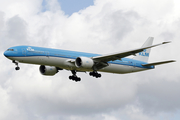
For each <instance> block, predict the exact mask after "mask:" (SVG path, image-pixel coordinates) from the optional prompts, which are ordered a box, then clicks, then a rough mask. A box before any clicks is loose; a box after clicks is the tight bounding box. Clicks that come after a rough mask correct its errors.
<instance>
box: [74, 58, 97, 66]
mask: <svg viewBox="0 0 180 120" xmlns="http://www.w3.org/2000/svg"><path fill="white" fill-rule="evenodd" d="M75 65H76V67H78V68H79V67H83V68H87V69H91V68H92V67H93V65H94V61H93V60H92V59H91V58H88V57H78V58H76V61H75Z"/></svg>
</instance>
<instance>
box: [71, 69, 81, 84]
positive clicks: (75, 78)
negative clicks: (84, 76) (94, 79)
mask: <svg viewBox="0 0 180 120" xmlns="http://www.w3.org/2000/svg"><path fill="white" fill-rule="evenodd" d="M71 72H72V74H73V75H72V76H69V79H70V80H74V81H76V82H78V81H81V78H80V77H77V75H76V71H75V70H71Z"/></svg>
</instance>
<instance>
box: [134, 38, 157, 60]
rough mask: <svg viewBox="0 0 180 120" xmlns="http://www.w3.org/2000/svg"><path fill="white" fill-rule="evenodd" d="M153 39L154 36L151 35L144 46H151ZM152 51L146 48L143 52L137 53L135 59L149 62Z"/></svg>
mask: <svg viewBox="0 0 180 120" xmlns="http://www.w3.org/2000/svg"><path fill="white" fill-rule="evenodd" d="M153 40H154V37H149V38H148V39H147V40H146V42H145V43H144V44H143V46H142V48H143V47H148V46H151V45H152V43H153ZM150 51H151V49H146V50H144V51H143V52H140V53H138V54H136V56H135V57H134V58H133V59H134V60H139V61H143V62H148V59H149V55H150Z"/></svg>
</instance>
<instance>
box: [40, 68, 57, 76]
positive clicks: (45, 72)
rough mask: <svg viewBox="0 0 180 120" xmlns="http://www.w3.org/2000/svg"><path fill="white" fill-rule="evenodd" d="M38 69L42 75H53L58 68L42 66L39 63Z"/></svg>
mask: <svg viewBox="0 0 180 120" xmlns="http://www.w3.org/2000/svg"><path fill="white" fill-rule="evenodd" d="M39 71H40V73H41V74H42V75H49V76H53V75H55V74H56V73H57V72H58V69H57V68H56V67H54V66H44V65H41V66H40V67H39Z"/></svg>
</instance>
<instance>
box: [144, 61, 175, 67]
mask: <svg viewBox="0 0 180 120" xmlns="http://www.w3.org/2000/svg"><path fill="white" fill-rule="evenodd" d="M170 62H176V61H175V60H169V61H162V62H155V63H148V64H142V66H152V65H161V64H166V63H170Z"/></svg>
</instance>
